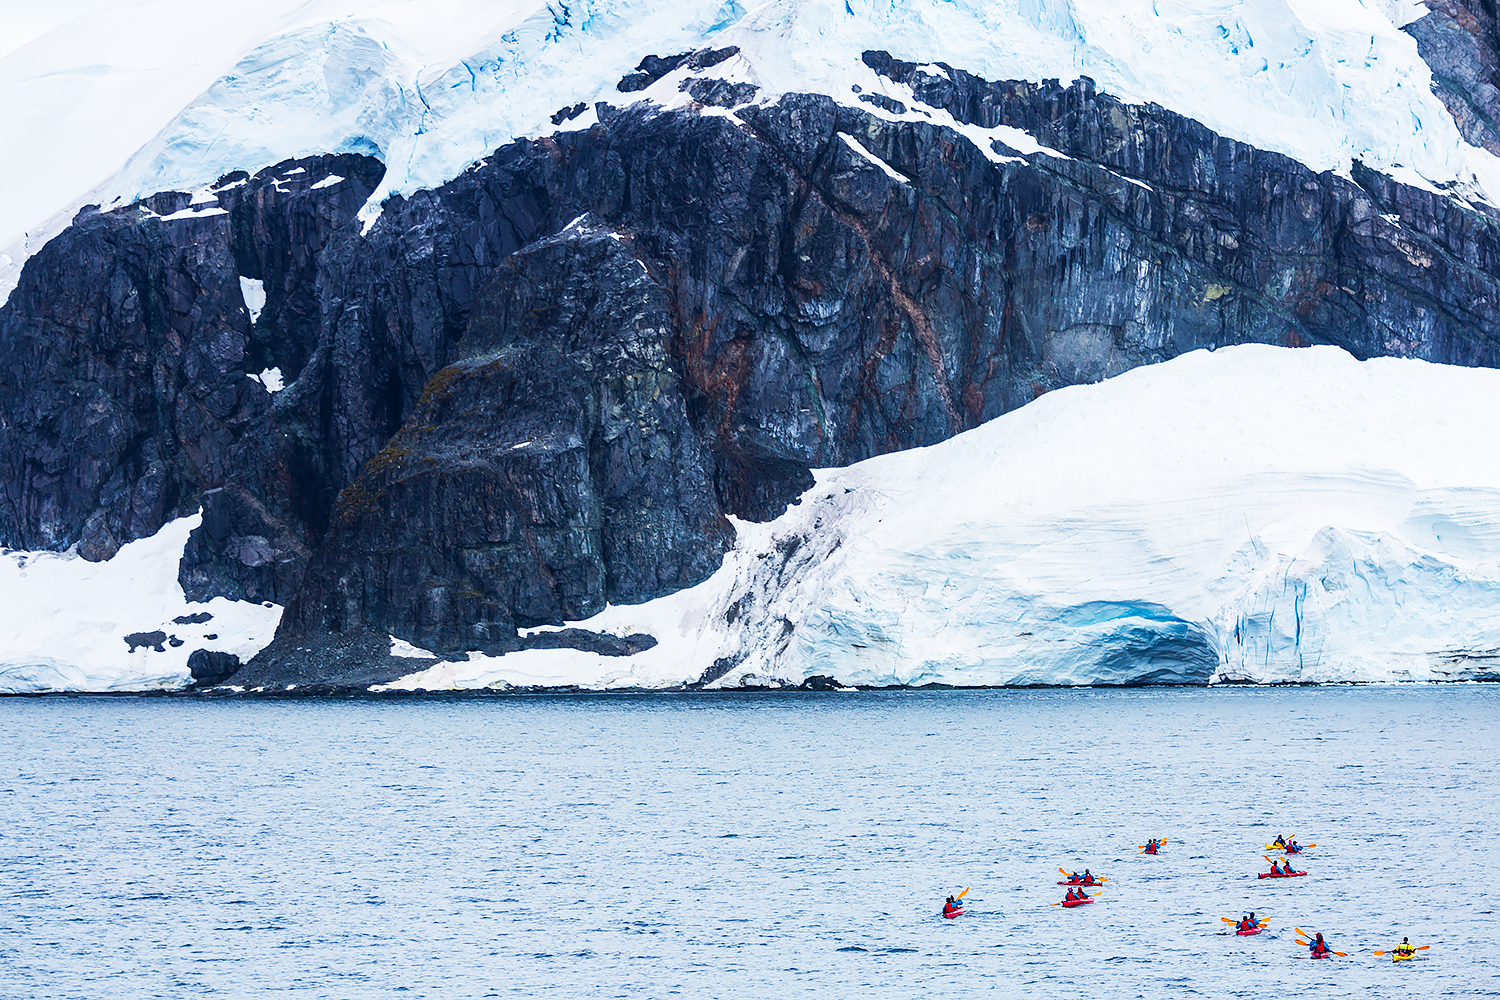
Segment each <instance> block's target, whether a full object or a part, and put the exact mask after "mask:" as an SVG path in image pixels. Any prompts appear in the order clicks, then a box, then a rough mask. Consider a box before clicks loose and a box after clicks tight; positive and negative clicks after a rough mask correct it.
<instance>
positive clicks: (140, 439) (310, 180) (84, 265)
mask: <svg viewBox="0 0 1500 1000" xmlns="http://www.w3.org/2000/svg"><path fill="white" fill-rule="evenodd" d="M382 173H383V168H382V167H381V165H380V164H379V163H378V162H377V161H374V160H370V159H367V158H364V157H356V156H334V157H316V158H312V159H308V160H303V161H295V162H294V161H288V162H286V163H282V164H277V165H276V166H275V167H270V168H267V169H266V170H263V171H261V173H260V174H258V175H257V176H256V177H254V178H248V177H245V176H244V175H231V176H230V177H228V178H224V179H223V180H221V182H220V184H219V185H218V190H217V205H215V204H213V203H209V204H207V205H203V206H198V210H197V211H194V210H192V209H189V205H188V202H189V200H190V196H189V195H186V194H182V193H173V192H168V193H166V194H162V195H156V196H154V197H153V198H151V199H149V200H148V201H146V202H143V203H140V204H138V205H132V206H129V207H127V208H123V209H120V210H118V211H114V212H108V213H97V212H95V213H91V214H87V215H81V216H80V218H79V219H77V220H76V221H75V223H74V225H73V227H72V228H70V229H69V230H68V231H66V232H65V233H63V234H62V235H61V236H59V237H58V238H57V239H55V240H53V241H52V242H51V243H49V244H48V245H47V246H46V247H44V248H43V250H42V251H41V252H40V253H39V254H38V255H37V258H36V260H35V261H34V262H32V263H31V264H30V265H28V267H27V268H26V270H25V272H24V273H23V275H22V279H21V283H20V285H19V286H18V287H17V289H16V291H15V292H14V293H13V294H12V297H11V300H10V302H9V303H7V305H6V307H5V309H4V310H0V426H3V427H4V428H5V431H6V433H5V436H4V438H3V439H0V491H3V492H0V536H3V537H4V539H5V543H6V544H8V545H13V546H17V547H28V548H54V549H60V548H66V547H67V546H69V545H72V544H75V543H76V544H77V545H78V547H79V552H80V553H81V554H82V555H83V556H84V557H85V558H88V559H105V558H108V557H109V556H111V555H113V554H114V552H115V551H116V550H117V549H118V548H119V547H120V545H121V544H123V543H125V542H127V541H130V540H132V539H135V538H140V537H143V536H146V535H150V534H152V533H154V532H155V531H156V530H157V529H158V528H160V527H161V525H162V524H163V523H165V522H166V521H167V520H169V519H171V518H173V517H177V516H180V515H183V514H188V513H191V512H192V511H194V510H196V509H198V507H199V506H200V504H203V503H205V501H204V499H203V496H204V493H205V491H221V492H222V494H223V496H222V497H220V498H219V499H217V500H209V501H207V507H208V512H209V514H210V519H211V520H212V521H213V525H212V526H205V529H203V530H200V532H199V533H197V534H195V536H194V538H193V541H192V543H190V550H191V552H192V556H191V558H190V559H189V560H188V561H187V563H186V564H185V569H186V572H185V574H184V581H183V582H184V585H185V588H186V589H187V591H188V594H189V596H190V597H197V598H206V597H208V596H212V595H214V594H225V595H229V596H250V597H251V599H256V600H259V599H262V598H264V599H268V600H286V599H288V598H289V597H290V592H291V590H292V589H294V588H295V585H296V581H297V580H298V579H299V578H300V575H301V569H302V566H303V565H304V564H305V561H306V558H307V551H308V549H307V546H308V544H309V543H310V542H313V541H315V540H316V538H317V537H318V533H319V530H320V527H321V525H322V524H326V520H327V515H326V511H327V509H328V508H329V507H331V496H330V495H329V493H330V490H333V489H335V488H336V487H337V486H338V485H339V484H338V483H336V482H335V481H333V480H332V479H331V478H330V477H329V476H328V475H326V474H323V475H319V473H318V470H319V469H320V468H325V467H327V466H329V465H330V464H331V463H330V462H329V461H328V458H327V457H326V455H325V454H324V452H325V449H324V446H323V443H322V440H321V437H322V435H321V434H320V433H319V431H318V425H319V423H320V422H321V421H322V410H323V407H322V405H321V403H322V400H321V399H320V392H319V389H318V387H317V386H316V385H315V384H314V383H316V382H318V381H320V378H321V376H319V377H317V378H313V379H310V380H309V382H308V383H306V384H299V382H298V381H297V380H298V379H299V375H301V374H302V373H303V369H304V368H305V367H306V366H307V364H308V361H309V359H310V357H311V356H312V355H313V353H314V351H315V350H316V348H317V345H318V342H319V338H320V335H321V334H320V326H321V312H320V306H319V301H318V291H317V285H318V278H319V275H318V264H317V255H318V253H319V252H320V250H321V248H322V246H323V244H325V243H326V242H327V241H328V238H329V235H330V234H331V233H332V232H333V231H334V230H335V229H337V228H338V227H339V226H341V225H347V224H349V222H350V221H352V219H353V216H354V213H355V212H357V211H358V210H359V207H360V206H361V205H362V204H363V202H364V200H365V199H366V198H368V197H369V193H370V192H371V191H372V190H373V189H374V185H375V184H376V183H378V181H379V179H380V176H381V174H382ZM334 175H338V176H341V177H343V178H345V179H344V181H343V182H342V183H337V184H331V185H327V186H325V187H322V188H315V187H314V185H315V184H316V183H317V182H318V181H321V180H324V179H325V178H327V177H330V176H334ZM185 210H186V211H185ZM174 213H180V214H177V215H176V217H172V216H173V215H174ZM241 276H245V277H250V278H256V279H259V280H262V281H263V282H264V284H265V288H266V308H265V311H264V313H263V314H262V315H261V316H260V318H259V322H258V323H256V324H254V325H252V324H251V322H250V317H249V315H248V313H247V311H246V309H245V305H244V298H243V295H242V291H241V284H240V277H241ZM273 365H280V366H281V367H282V370H283V372H285V373H286V375H287V380H288V381H289V382H292V383H293V384H292V387H291V388H289V389H288V390H286V391H285V392H284V393H282V394H281V395H278V396H276V397H272V396H271V394H270V393H268V392H267V391H266V389H265V387H264V386H263V385H261V384H260V383H258V382H256V381H253V380H252V379H250V378H249V377H247V376H249V375H253V374H256V373H258V372H260V371H261V370H262V368H264V367H269V366H273ZM320 511H321V512H323V513H321V515H320ZM225 526H229V527H230V528H232V529H233V530H227V529H226V527H225ZM247 539H250V540H249V541H247Z"/></svg>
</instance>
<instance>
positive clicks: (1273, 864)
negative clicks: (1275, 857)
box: [1271, 861, 1281, 875]
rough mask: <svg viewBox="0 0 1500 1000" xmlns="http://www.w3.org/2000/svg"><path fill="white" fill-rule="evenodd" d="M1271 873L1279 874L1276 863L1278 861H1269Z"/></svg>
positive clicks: (1279, 870) (1278, 867) (1279, 869)
mask: <svg viewBox="0 0 1500 1000" xmlns="http://www.w3.org/2000/svg"><path fill="white" fill-rule="evenodd" d="M1271 874H1272V875H1280V874H1281V868H1280V866H1279V865H1278V863H1277V862H1275V861H1272V862H1271Z"/></svg>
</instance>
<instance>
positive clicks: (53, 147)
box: [0, 0, 1500, 301]
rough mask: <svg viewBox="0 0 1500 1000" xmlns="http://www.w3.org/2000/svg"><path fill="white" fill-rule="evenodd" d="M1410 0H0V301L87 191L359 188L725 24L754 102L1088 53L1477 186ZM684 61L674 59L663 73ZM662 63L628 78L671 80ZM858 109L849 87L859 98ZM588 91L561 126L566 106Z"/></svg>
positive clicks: (1410, 175) (1312, 141)
mask: <svg viewBox="0 0 1500 1000" xmlns="http://www.w3.org/2000/svg"><path fill="white" fill-rule="evenodd" d="M1423 13H1425V9H1424V8H1422V7H1421V6H1420V5H1419V4H1417V3H1415V2H1412V0H1191V2H1190V0H903V2H899V3H893V2H890V0H767V2H763V3H759V4H742V3H740V2H738V0H567V2H558V0H551V2H547V0H260V2H258V3H254V4H249V5H246V4H224V3H212V2H208V3H205V2H204V0H49V2H48V3H46V4H34V3H29V2H21V0H10V2H0V94H3V96H4V98H5V99H4V100H3V101H0V135H4V136H5V147H4V149H5V152H4V154H3V155H0V301H3V299H4V297H6V296H8V295H9V293H10V291H11V290H12V289H13V288H14V286H15V282H16V280H17V279H18V276H19V268H20V266H21V265H22V264H23V263H24V262H25V260H26V259H27V258H28V257H29V256H30V255H31V254H32V253H35V252H36V250H37V249H38V248H39V247H40V246H41V245H42V244H43V243H44V242H45V241H46V240H47V239H50V238H51V237H52V236H54V235H56V234H57V233H58V232H60V231H61V230H62V229H63V228H64V227H65V226H66V225H67V223H68V221H69V220H70V219H71V218H72V216H73V214H74V213H75V212H76V210H77V209H78V208H79V207H80V206H82V205H84V204H87V203H100V204H103V205H105V206H110V205H114V204H116V203H118V202H122V201H125V202H128V201H130V200H132V199H134V198H136V197H139V196H141V195H145V194H150V193H152V192H155V191H159V190H164V189H176V190H194V189H196V188H199V187H202V186H203V185H204V184H205V183H206V182H209V181H212V180H213V179H214V178H216V177H218V176H221V175H222V174H224V173H225V172H227V171H229V170H233V169H248V170H252V171H253V170H256V169H258V168H260V167H262V166H266V165H269V164H271V163H275V162H277V161H279V160H281V159H284V158H286V157H289V156H294V155H301V154H306V153H314V152H320V151H327V152H341V151H359V152H369V153H373V154H375V155H378V156H380V157H381V159H383V160H384V161H385V162H386V164H387V165H388V168H389V172H388V173H387V175H386V180H385V183H384V184H383V186H382V187H381V189H380V190H378V191H377V192H376V193H375V194H374V195H373V196H372V199H371V204H370V205H369V206H367V210H366V211H367V214H366V218H367V219H369V218H373V216H374V215H375V213H376V206H377V205H378V203H379V201H380V200H382V199H383V198H384V197H385V196H387V195H388V194H391V193H393V192H406V191H410V190H413V189H416V188H421V187H431V186H434V185H437V184H440V183H442V182H443V181H446V180H448V179H450V178H452V177H454V176H456V175H457V174H458V173H459V172H460V171H461V170H462V169H463V168H464V167H465V166H466V165H468V164H469V163H471V162H473V161H475V160H477V159H479V158H481V157H483V156H484V155H485V154H486V153H488V152H489V151H490V150H492V149H494V148H495V147H497V146H499V145H501V144H503V143H505V142H507V141H509V140H510V139H512V138H514V137H517V136H522V135H531V134H538V133H543V132H550V131H552V130H553V129H554V126H553V125H552V123H551V122H550V120H549V118H550V116H551V115H552V114H553V113H554V112H555V111H557V110H558V109H559V108H562V107H564V106H570V105H573V104H575V103H577V102H580V101H593V100H595V99H602V100H607V101H611V102H613V103H615V104H625V103H629V102H633V101H635V100H638V99H641V98H642V96H643V95H640V94H634V95H626V94H620V93H618V92H617V91H616V89H615V84H616V82H617V81H618V80H619V79H620V77H621V76H623V75H624V74H625V73H626V72H628V71H629V70H631V69H632V68H633V67H634V66H635V64H636V63H637V62H638V61H639V60H640V59H641V57H642V56H645V55H647V54H651V53H655V54H659V55H666V54H671V53H675V52H683V51H688V50H692V49H695V48H700V47H703V46H708V45H712V46H716V47H720V46H725V45H738V46H740V47H741V49H742V57H741V58H738V59H736V60H734V61H733V62H732V63H729V64H723V65H721V66H720V67H715V68H714V69H713V70H711V71H709V72H710V73H711V75H715V76H722V75H724V74H725V73H733V74H735V75H736V76H737V77H739V78H741V79H745V80H749V81H752V82H755V83H757V84H758V85H760V86H761V87H762V92H761V94H760V95H759V98H758V99H760V100H774V99H775V98H776V96H777V95H779V94H781V93H785V92H788V91H821V92H824V93H828V94H831V95H833V96H835V97H837V98H839V99H841V100H845V101H853V100H854V96H853V94H852V92H851V90H850V88H851V86H853V85H856V84H857V85H859V86H861V87H862V88H864V90H866V91H877V92H879V91H884V90H885V89H886V84H885V82H884V81H882V80H880V79H878V78H877V77H876V76H875V75H874V74H873V73H872V72H871V71H870V70H869V69H867V68H866V67H865V66H864V65H863V63H862V62H861V61H860V53H861V52H862V51H863V50H865V49H886V50H888V51H891V52H892V53H893V54H894V55H896V56H898V57H901V58H908V59H915V60H917V61H919V62H927V61H932V60H940V61H945V62H947V63H949V64H950V65H952V66H956V67H959V68H963V69H967V70H971V71H973V72H976V73H980V74H982V75H984V76H986V77H988V78H991V79H1000V78H1022V79H1033V80H1040V79H1043V78H1048V77H1056V78H1059V79H1062V80H1065V81H1067V80H1072V79H1074V78H1075V77H1077V76H1078V75H1080V74H1087V75H1089V76H1092V77H1093V78H1094V79H1095V80H1096V81H1097V82H1098V84H1099V85H1100V87H1101V88H1103V89H1104V90H1106V91H1108V92H1110V93H1112V94H1115V95H1116V96H1118V97H1120V98H1123V99H1125V100H1128V101H1156V102H1158V103H1160V104H1162V105H1164V106H1166V107H1168V108H1171V109H1172V110H1174V111H1177V112H1179V113H1182V114H1185V115H1188V116H1190V117H1193V118H1196V119H1198V120H1200V121H1202V122H1204V123H1205V124H1207V125H1208V126H1210V127H1211V128H1213V129H1215V130H1217V131H1219V132H1221V133H1223V134H1225V135H1229V136H1232V137H1234V138H1237V139H1242V140H1244V141H1247V142H1250V143H1253V144H1255V145H1257V146H1260V147H1262V148H1265V149H1272V150H1277V151H1280V152H1284V153H1287V154H1289V155H1291V156H1294V157H1297V158H1298V159H1300V160H1302V161H1304V162H1306V163H1307V164H1309V165H1311V166H1313V167H1315V168H1318V169H1337V170H1347V169H1348V167H1349V162H1350V158H1351V157H1354V156H1358V157H1361V158H1362V159H1363V160H1364V161H1365V162H1366V163H1368V164H1370V165H1372V166H1376V167H1380V168H1382V169H1385V170H1388V171H1390V172H1392V173H1393V174H1395V175H1396V176H1398V177H1400V178H1401V179H1403V180H1407V181H1411V182H1416V183H1428V182H1431V183H1451V184H1454V185H1455V187H1454V188H1453V190H1454V191H1456V192H1458V193H1462V194H1465V195H1466V196H1470V197H1487V198H1488V199H1489V200H1500V161H1497V160H1496V158H1495V157H1493V156H1491V155H1490V154H1489V153H1486V152H1483V151H1480V150H1477V149H1474V148H1473V147H1471V146H1469V145H1467V144H1466V143H1465V142H1464V141H1463V139H1462V137H1461V136H1460V135H1459V133H1458V130H1457V128H1456V126H1455V125H1454V124H1453V121H1452V119H1451V117H1450V116H1449V114H1448V112H1447V110H1446V109H1445V108H1444V107H1443V105H1442V104H1441V102H1440V101H1438V100H1437V99H1436V98H1435V97H1434V96H1433V94H1432V90H1431V86H1430V83H1431V74H1430V72H1429V71H1428V68H1427V66H1426V65H1425V64H1424V63H1423V62H1422V61H1421V59H1420V58H1419V57H1418V55H1417V51H1416V45H1415V43H1414V42H1413V41H1412V39H1411V38H1410V37H1409V36H1407V35H1406V34H1404V33H1402V32H1401V31H1399V30H1398V25H1401V24H1406V23H1408V22H1410V21H1412V20H1414V19H1415V18H1416V17H1418V16H1420V15H1421V14H1423ZM683 72H686V71H683ZM677 82H679V81H678V80H677V79H673V80H671V81H668V82H667V84H666V85H663V86H659V87H655V88H652V92H651V93H650V94H648V95H644V96H646V97H647V98H654V99H656V100H658V102H666V101H668V100H670V99H673V98H675V99H678V100H685V98H683V97H681V95H680V94H679V93H678V92H677V91H676V87H675V85H676V83H677ZM860 107H863V108H868V105H860ZM592 120H593V115H592V112H589V113H586V114H585V115H583V116H582V117H580V118H577V119H575V120H574V121H572V122H570V123H567V124H565V126H564V127H567V128H581V127H587V125H588V124H589V123H590V122H591V121H592Z"/></svg>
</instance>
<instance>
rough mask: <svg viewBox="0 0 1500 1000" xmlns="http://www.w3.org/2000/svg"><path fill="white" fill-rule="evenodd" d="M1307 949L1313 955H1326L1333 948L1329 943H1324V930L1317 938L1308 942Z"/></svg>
mask: <svg viewBox="0 0 1500 1000" xmlns="http://www.w3.org/2000/svg"><path fill="white" fill-rule="evenodd" d="M1307 950H1308V952H1309V953H1310V954H1313V955H1326V954H1328V953H1329V952H1330V951H1332V950H1333V949H1331V948H1329V947H1328V945H1326V944H1324V943H1323V932H1322V931H1319V932H1318V936H1317V938H1316V939H1315V940H1313V941H1310V942H1309V943H1308V945H1307Z"/></svg>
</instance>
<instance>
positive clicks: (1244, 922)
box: [1235, 916, 1255, 931]
mask: <svg viewBox="0 0 1500 1000" xmlns="http://www.w3.org/2000/svg"><path fill="white" fill-rule="evenodd" d="M1254 926H1255V925H1254V924H1252V923H1251V922H1250V918H1249V917H1246V916H1241V917H1240V924H1239V926H1238V927H1236V928H1235V930H1237V931H1248V930H1249V929H1250V928H1251V927H1254Z"/></svg>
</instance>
